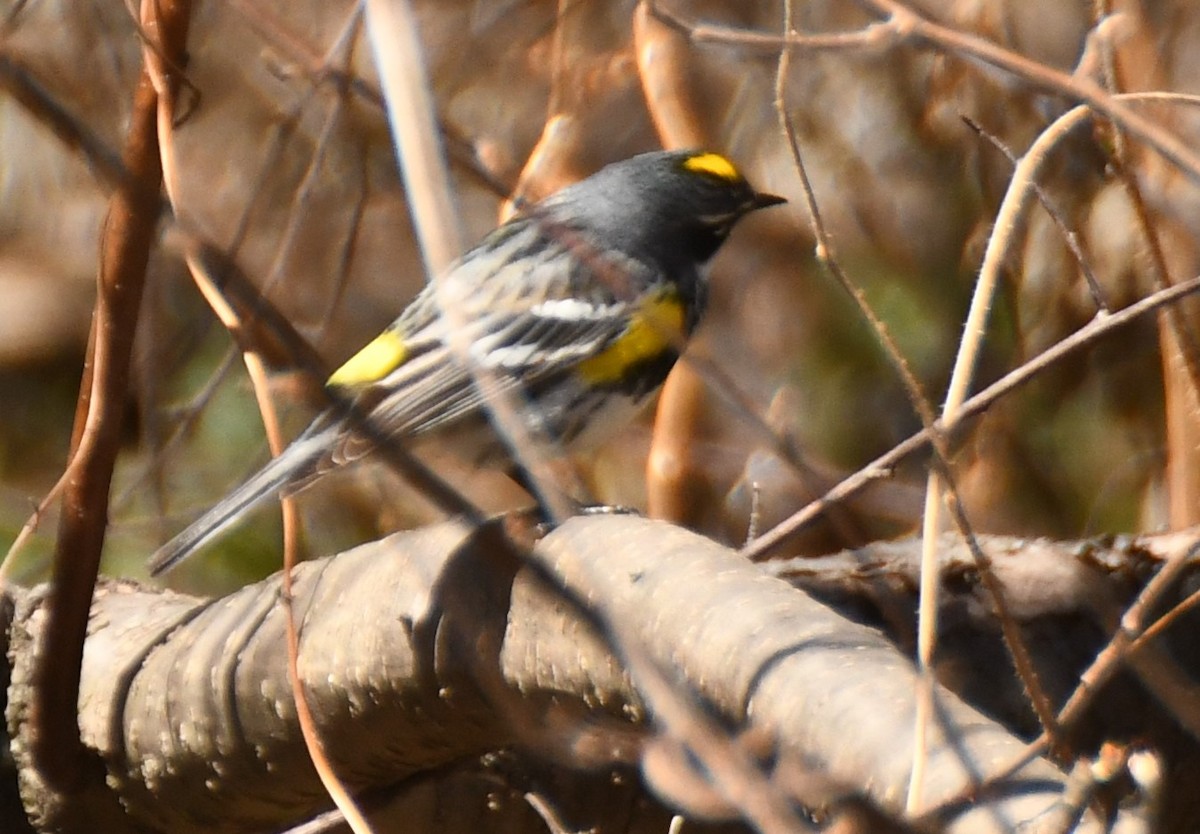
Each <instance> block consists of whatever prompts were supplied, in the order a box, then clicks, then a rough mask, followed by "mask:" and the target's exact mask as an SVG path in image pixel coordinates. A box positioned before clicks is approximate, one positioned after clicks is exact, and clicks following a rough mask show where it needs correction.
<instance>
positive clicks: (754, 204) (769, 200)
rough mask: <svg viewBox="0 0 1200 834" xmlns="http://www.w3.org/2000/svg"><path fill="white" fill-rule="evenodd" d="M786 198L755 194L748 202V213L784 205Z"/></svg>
mask: <svg viewBox="0 0 1200 834" xmlns="http://www.w3.org/2000/svg"><path fill="white" fill-rule="evenodd" d="M786 202H787V198H786V197H776V196H775V195H774V194H761V193H759V194H755V195H754V197H753V198H752V199H751V200H750V209H749V210H750V211H758V210H759V209H765V208H770V207H771V206H777V205H779V204H780V203H786Z"/></svg>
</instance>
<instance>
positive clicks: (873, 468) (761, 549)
mask: <svg viewBox="0 0 1200 834" xmlns="http://www.w3.org/2000/svg"><path fill="white" fill-rule="evenodd" d="M1196 292H1200V277H1195V278H1192V279H1190V280H1188V281H1184V282H1182V283H1179V284H1176V285H1175V286H1173V287H1169V288H1167V289H1165V290H1161V291H1159V292H1156V293H1152V294H1150V295H1148V296H1146V297H1145V298H1143V299H1141V300H1140V301H1136V302H1134V303H1133V304H1131V305H1129V306H1128V307H1125V308H1124V309H1122V310H1118V311H1117V312H1115V313H1111V314H1109V315H1099V316H1097V317H1096V318H1094V319H1092V321H1090V322H1089V323H1088V324H1086V325H1084V326H1083V327H1081V328H1079V329H1078V330H1076V331H1075V332H1074V333H1072V334H1071V335H1069V336H1067V337H1065V338H1064V339H1062V340H1060V341H1059V342H1057V343H1056V344H1054V345H1053V346H1051V347H1049V348H1047V349H1046V350H1045V351H1043V352H1042V353H1040V354H1038V355H1037V356H1035V357H1033V358H1032V359H1030V360H1029V361H1027V362H1025V363H1024V364H1022V365H1021V366H1020V367H1018V368H1015V369H1014V370H1012V371H1010V372H1009V373H1007V374H1005V375H1004V376H1003V377H1001V378H1000V379H999V380H997V381H996V382H994V383H992V384H991V385H989V386H988V387H987V388H985V389H983V390H982V391H980V392H979V393H978V394H976V395H974V396H973V397H970V398H969V399H967V400H966V401H965V402H964V403H963V404H962V408H961V409H960V410H959V418H958V420H957V421H956V422H955V426H954V428H953V430H952V431H950V432H949V434H948V436H947V440H952V439H953V438H954V436H955V434H956V433H957V432H959V431H961V429H962V426H963V424H964V423H965V421H966V420H968V419H970V418H972V417H975V416H977V415H979V414H981V413H983V412H984V411H986V410H987V409H988V408H989V407H990V406H991V405H992V404H993V403H994V402H996V400H997V399H999V398H1000V397H1004V396H1007V395H1008V394H1009V393H1010V392H1011V391H1013V390H1015V389H1016V388H1019V387H1020V386H1022V385H1024V384H1025V383H1027V382H1029V380H1031V379H1033V378H1034V377H1036V376H1038V375H1039V374H1040V373H1042V372H1043V371H1044V370H1046V368H1048V367H1050V366H1052V365H1054V364H1056V363H1058V362H1060V361H1062V360H1063V359H1064V358H1065V357H1067V356H1069V355H1071V354H1073V353H1075V352H1076V351H1078V350H1081V349H1082V348H1085V347H1088V346H1090V345H1091V344H1093V343H1094V342H1096V341H1098V340H1099V339H1101V338H1103V337H1104V336H1107V335H1109V334H1110V333H1112V332H1113V331H1114V330H1117V329H1119V328H1121V327H1124V326H1126V325H1128V324H1130V323H1131V322H1133V321H1136V320H1137V319H1138V318H1140V317H1141V316H1144V315H1146V314H1147V313H1150V312H1154V311H1155V310H1157V309H1158V308H1160V307H1162V306H1163V305H1164V304H1172V303H1176V302H1178V301H1179V300H1180V299H1181V298H1186V297H1187V296H1189V295H1192V294H1193V293H1196ZM934 430H939V431H943V432H945V431H946V428H945V427H944V426H943V425H942V421H940V420H939V421H937V422H936V423H934ZM931 438H932V431H931V430H930V429H921V430H920V431H918V432H916V433H915V434H912V435H910V436H909V437H907V438H906V439H904V440H902V441H901V442H900V443H898V444H896V445H895V446H893V447H892V448H891V449H889V450H888V451H887V452H884V453H883V454H882V455H880V456H879V457H877V458H875V460H873V461H871V462H870V463H868V464H867V465H866V466H864V467H863V468H861V469H860V470H859V471H858V472H855V473H854V474H853V475H850V476H849V477H847V478H845V479H844V480H843V481H841V482H840V483H838V484H837V485H836V486H834V487H833V488H832V489H830V490H829V491H828V492H826V493H825V494H824V495H823V496H821V497H820V498H818V499H817V500H816V501H812V502H810V503H809V504H808V505H806V506H805V507H803V508H801V509H800V510H798V511H796V512H795V513H793V514H792V515H791V516H790V517H789V518H787V519H786V520H785V521H782V522H780V523H779V524H777V525H775V527H774V528H772V529H771V530H770V531H769V532H767V533H764V534H763V535H762V536H760V537H759V538H758V539H756V540H755V541H754V542H753V543H752V544H751V545H750V546H749V547H745V548H743V549H742V551H741V553H742V555H743V556H745V557H746V558H749V559H757V558H760V557H761V556H762V555H763V554H764V553H766V552H767V551H769V550H770V549H771V548H772V547H774V546H775V545H777V544H779V543H780V542H781V541H783V540H784V539H786V538H787V537H788V536H791V535H793V534H795V533H796V532H797V531H799V530H801V529H803V528H804V527H806V526H807V525H808V524H810V523H811V522H812V521H813V520H814V519H815V518H817V517H818V516H820V515H821V514H822V513H824V512H825V511H826V510H827V509H828V507H829V506H830V505H831V504H835V503H838V502H841V501H845V500H846V499H847V498H849V497H851V496H852V495H855V494H857V493H858V492H859V491H860V490H862V489H863V488H864V487H866V486H868V485H870V484H871V483H874V481H875V480H877V478H878V473H879V472H888V471H890V470H891V469H893V468H894V467H895V466H896V465H897V464H899V463H900V462H901V461H903V460H905V459H906V458H908V457H909V456H910V455H912V454H914V453H916V452H918V451H921V450H922V449H924V448H925V447H926V446H928V445H929V444H930V442H931Z"/></svg>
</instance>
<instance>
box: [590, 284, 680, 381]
mask: <svg viewBox="0 0 1200 834" xmlns="http://www.w3.org/2000/svg"><path fill="white" fill-rule="evenodd" d="M682 340H683V302H682V301H680V300H679V298H678V296H675V295H673V294H672V295H663V296H659V297H658V298H655V299H653V300H651V301H647V302H646V303H645V304H644V305H643V306H642V309H641V310H640V311H639V312H638V313H637V314H636V315H634V316H633V317H632V318H631V319H630V321H629V326H628V327H626V328H625V332H624V333H622V334H621V335H620V336H619V337H618V338H617V340H616V341H615V342H613V343H612V344H611V345H609V346H608V347H607V348H605V349H604V350H603V351H601V352H600V353H598V354H596V355H595V356H593V357H591V358H590V359H585V360H583V361H582V362H580V363H579V373H580V374H581V375H582V376H583V378H584V379H585V380H587V382H588V383H590V384H592V385H604V384H608V383H614V382H620V381H621V379H622V378H623V377H624V376H625V374H626V372H627V371H628V370H629V369H630V368H632V367H634V366H635V365H637V364H638V363H639V362H644V361H646V360H649V359H654V358H655V357H657V356H660V355H661V354H663V353H665V352H666V351H667V350H669V349H671V348H674V347H675V346H676V345H678V344H679V343H680V342H681V341H682Z"/></svg>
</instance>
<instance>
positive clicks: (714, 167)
mask: <svg viewBox="0 0 1200 834" xmlns="http://www.w3.org/2000/svg"><path fill="white" fill-rule="evenodd" d="M683 167H684V168H685V169H686V170H688V171H695V172H697V173H700V174H708V175H710V176H714V177H716V178H717V179H722V180H726V181H727V182H740V181H741V179H742V175H741V174H740V173H739V172H738V169H737V168H736V167H735V166H734V164H733V163H732V162H730V161H729V160H728V159H726V158H725V157H723V156H721V155H720V154H719V153H698V154H696V155H695V156H689V157H688V158H687V159H685V160H684V161H683Z"/></svg>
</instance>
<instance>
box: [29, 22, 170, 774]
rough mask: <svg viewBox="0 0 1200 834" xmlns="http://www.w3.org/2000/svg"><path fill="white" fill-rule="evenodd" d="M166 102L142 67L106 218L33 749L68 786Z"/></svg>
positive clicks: (149, 242)
mask: <svg viewBox="0 0 1200 834" xmlns="http://www.w3.org/2000/svg"><path fill="white" fill-rule="evenodd" d="M153 9H154V10H155V11H153V12H150V13H149V17H148V19H147V20H145V21H143V22H144V23H145V24H146V25H147V28H153V29H155V30H157V32H158V37H159V38H160V39H161V40H160V48H161V50H162V52H163V54H166V55H169V56H171V57H172V59H173V61H174V62H175V63H179V62H181V61H182V58H183V56H184V54H185V52H186V42H187V31H188V21H189V17H190V4H189V3H188V2H186V0H162V2H161V3H159V4H157V5H155V6H153ZM157 112H158V94H157V92H156V91H155V89H154V85H153V83H152V81H151V78H150V75H149V73H148V72H147V71H146V70H145V69H143V72H142V75H141V77H140V79H139V81H138V85H137V89H136V90H135V92H134V101H133V113H132V116H131V119H130V127H129V132H128V135H127V137H126V144H125V150H124V153H123V162H124V166H125V169H126V170H127V171H128V178H126V179H123V180H121V181H120V183H119V185H118V187H117V190H116V192H115V193H114V194H113V197H112V200H111V202H110V205H109V212H108V217H107V219H106V221H105V226H104V232H103V239H102V243H101V262H100V276H99V292H98V298H97V302H96V312H95V316H94V318H93V320H92V333H91V339H90V342H89V357H88V361H87V363H86V365H85V370H84V378H83V382H82V385H81V388H80V395H79V404H78V409H77V411H76V416H75V429H74V433H73V437H72V444H71V445H72V449H73V453H72V457H71V462H70V464H69V467H70V472H71V474H70V478H69V480H68V482H67V486H66V489H65V491H64V495H63V509H62V517H61V519H60V523H59V530H58V539H57V542H56V544H55V551H54V567H53V571H54V573H53V581H52V585H51V591H50V602H49V605H48V606H47V617H48V625H47V629H46V632H45V640H46V644H45V647H44V649H43V651H44V653H43V654H42V658H43V662H42V663H41V664H40V665H39V667H38V669H37V674H36V684H35V687H36V692H37V700H36V702H35V704H34V708H33V710H32V714H31V723H32V726H33V728H34V732H33V744H34V749H33V756H34V759H35V761H36V762H37V764H38V769H39V771H40V773H41V774H42V777H43V778H44V779H45V780H46V781H47V782H49V783H51V784H54V785H55V786H57V787H58V788H60V789H61V790H63V791H64V792H66V793H70V792H71V790H72V789H73V788H75V787H78V786H80V785H81V784H82V782H83V772H82V771H83V767H84V762H85V761H86V759H87V758H88V757H89V755H90V754H89V752H88V751H87V749H86V748H85V747H84V746H83V744H82V742H81V741H80V738H79V728H78V723H77V708H78V700H79V680H80V674H81V672H80V666H81V664H82V660H83V643H84V637H85V635H86V633H87V623H88V613H89V610H90V607H91V600H92V587H93V585H94V583H95V581H96V576H97V574H98V571H99V567H100V554H101V551H102V549H103V547H104V535H105V531H106V527H107V523H108V498H109V495H108V492H109V487H110V485H111V482H112V473H113V466H114V464H115V462H116V456H117V451H118V447H119V444H120V439H121V431H122V422H123V421H122V412H123V410H124V407H125V402H126V395H127V390H128V386H129V371H130V362H131V357H132V352H133V338H134V333H135V332H136V330H137V320H138V307H139V305H140V304H141V298H142V289H143V286H144V284H145V276H146V264H147V263H148V261H149V257H150V249H151V247H152V246H153V244H154V241H155V233H156V229H157V225H158V217H159V207H160V200H159V187H160V185H161V180H162V170H161V167H160V162H159V149H158V132H157V125H156V120H157Z"/></svg>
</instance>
